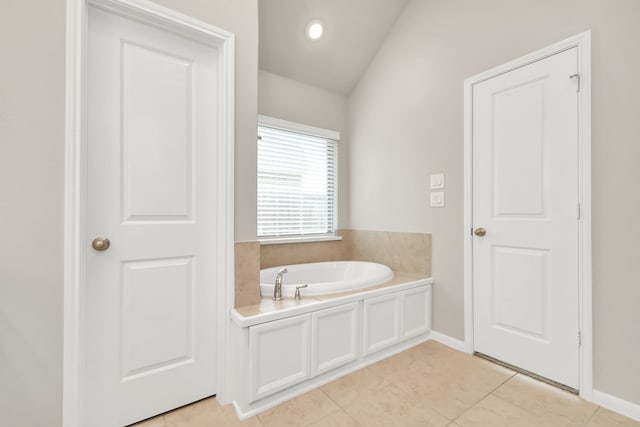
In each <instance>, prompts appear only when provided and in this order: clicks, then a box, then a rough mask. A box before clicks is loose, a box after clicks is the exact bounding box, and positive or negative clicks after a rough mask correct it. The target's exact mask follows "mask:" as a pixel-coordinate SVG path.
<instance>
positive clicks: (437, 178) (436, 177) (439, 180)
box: [429, 173, 444, 189]
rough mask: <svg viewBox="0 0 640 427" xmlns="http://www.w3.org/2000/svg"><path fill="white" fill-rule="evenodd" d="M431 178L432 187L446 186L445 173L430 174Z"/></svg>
mask: <svg viewBox="0 0 640 427" xmlns="http://www.w3.org/2000/svg"><path fill="white" fill-rule="evenodd" d="M429 180H430V181H431V182H430V184H431V188H432V189H438V188H444V174H443V173H436V174H433V175H430V176H429Z"/></svg>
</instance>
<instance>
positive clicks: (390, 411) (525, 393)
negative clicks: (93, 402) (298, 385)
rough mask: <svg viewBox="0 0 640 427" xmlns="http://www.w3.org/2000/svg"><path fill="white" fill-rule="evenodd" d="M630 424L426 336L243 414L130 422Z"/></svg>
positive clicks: (193, 426)
mask: <svg viewBox="0 0 640 427" xmlns="http://www.w3.org/2000/svg"><path fill="white" fill-rule="evenodd" d="M213 426H215V427H218V426H264V427H271V426H274V427H275V426H277V427H280V426H314V427H320V426H325V427H334V426H335V427H340V426H344V427H349V426H365V427H374V426H420V427H422V426H424V427H429V426H434V427H437V426H452V427H474V426H487V427H500V426H509V427H511V426H518V427H520V426H522V427H527V426H587V427H605V426H606V427H614V426H636V427H640V422H637V421H634V420H631V419H629V418H626V417H623V416H622V415H619V414H616V413H614V412H611V411H609V410H607V409H605V408H602V407H599V406H597V405H594V404H592V403H589V402H586V401H584V400H582V399H580V398H579V397H577V396H575V395H573V394H570V393H567V392H564V391H561V390H559V389H556V388H554V387H552V386H549V385H547V384H544V383H541V382H538V381H536V380H533V379H531V378H529V377H526V376H523V375H521V374H517V373H515V372H513V371H511V370H509V369H505V368H503V367H501V366H497V365H495V364H492V363H490V362H488V361H486V360H483V359H480V358H478V357H474V356H471V355H468V354H465V353H461V352H458V351H455V350H452V349H450V348H448V347H446V346H444V345H442V344H439V343H437V342H435V341H429V342H426V343H424V344H421V345H419V346H417V347H414V348H412V349H410V350H407V351H405V352H403V353H400V354H398V355H396V356H393V357H391V358H389V359H386V360H384V361H382V362H379V363H376V364H374V365H371V366H369V367H367V368H365V369H361V370H359V371H357V372H354V373H352V374H350V375H347V376H345V377H343V378H340V379H338V380H336V381H334V382H332V383H329V384H326V385H324V386H322V387H320V388H317V389H315V390H312V391H310V392H308V393H306V394H304V395H302V396H299V397H297V398H295V399H292V400H290V401H288V402H285V403H283V404H281V405H279V406H277V407H275V408H273V409H270V410H268V411H265V412H263V413H261V414H259V415H257V416H255V417H252V418H249V419H247V420H244V421H239V420H238V419H237V418H236V415H235V412H234V410H233V407H232V406H231V405H227V406H224V407H221V406H220V405H219V404H218V403H217V401H216V400H215V399H214V398H210V399H205V400H202V401H200V402H197V403H194V404H192V405H189V406H185V407H183V408H180V409H176V410H175V411H172V412H168V413H166V414H164V415H160V416H158V417H155V418H152V419H150V420H147V421H144V422H142V423H138V424H136V425H135V427H213Z"/></svg>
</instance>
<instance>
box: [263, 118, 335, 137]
mask: <svg viewBox="0 0 640 427" xmlns="http://www.w3.org/2000/svg"><path fill="white" fill-rule="evenodd" d="M258 125H260V126H266V127H270V128H276V129H285V130H290V131H292V132H298V133H303V134H305V135H310V136H319V137H321V138H327V139H332V140H334V141H340V132H338V131H335V130H329V129H323V128H318V127H315V126H309V125H305V124H302V123H296V122H290V121H289V120H282V119H276V118H275V117H269V116H263V115H261V114H260V115H258Z"/></svg>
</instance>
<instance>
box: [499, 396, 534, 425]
mask: <svg viewBox="0 0 640 427" xmlns="http://www.w3.org/2000/svg"><path fill="white" fill-rule="evenodd" d="M491 396H493V397H495V398H496V399H498V400H501V401H503V402H505V403H506V404H508V405H511V406H515V407H516V408H518V409H520V410H522V411H524V412H526V413H527V414H529V415H531V416H532V417H533V418H534V419H536V420H537V419H538V418H539V417H540V415H538V414H536V413H534V412H531V411H530V410H528V409H527V408H523V407H522V406H520V405H517V404H515V403H513V402H509V401H508V400H506V399H503V398H501V397H500V396H496V395H495V394H493V393H492V394H491Z"/></svg>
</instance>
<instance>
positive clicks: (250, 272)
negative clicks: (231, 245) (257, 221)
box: [234, 242, 260, 308]
mask: <svg viewBox="0 0 640 427" xmlns="http://www.w3.org/2000/svg"><path fill="white" fill-rule="evenodd" d="M234 252H235V254H234V255H235V285H234V289H235V304H234V305H235V308H238V307H245V306H252V305H255V304H259V303H260V243H258V242H236V244H235V251H234Z"/></svg>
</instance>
